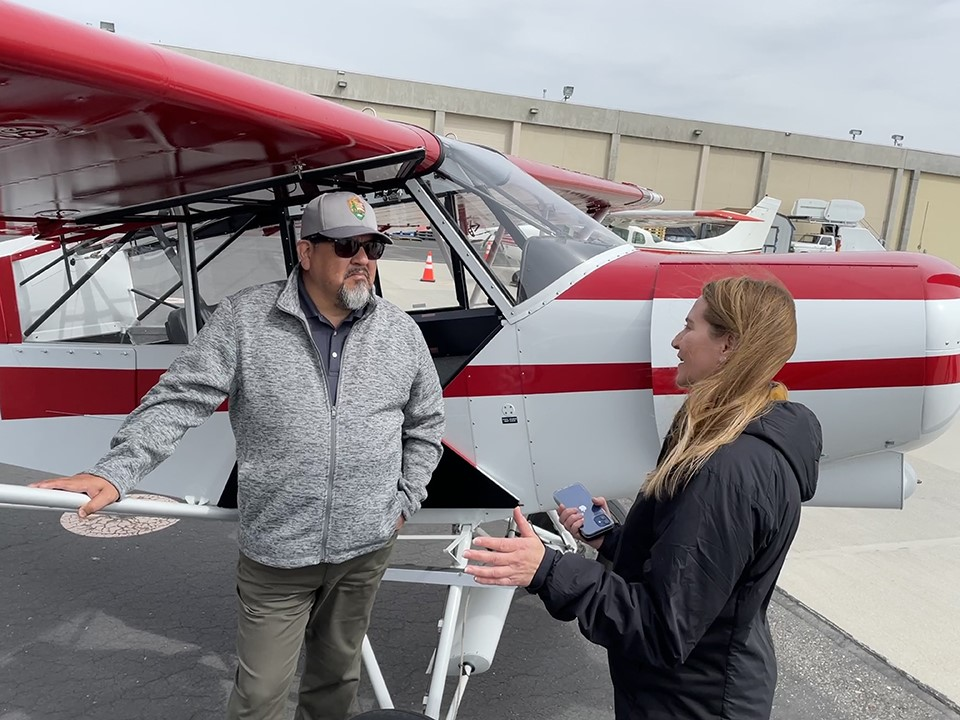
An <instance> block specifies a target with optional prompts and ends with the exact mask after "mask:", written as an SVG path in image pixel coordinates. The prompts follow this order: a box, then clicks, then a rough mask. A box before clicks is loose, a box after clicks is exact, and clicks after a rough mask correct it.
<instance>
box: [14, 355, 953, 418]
mask: <svg viewBox="0 0 960 720" xmlns="http://www.w3.org/2000/svg"><path fill="white" fill-rule="evenodd" d="M163 372H164V371H163V370H153V369H148V370H121V369H88V368H35V367H29V368H25V367H2V368H0V415H2V417H3V419H4V420H16V419H26V418H50V417H58V416H70V415H126V414H128V413H129V412H131V411H132V410H133V409H134V408H136V406H137V404H139V402H140V399H141V398H142V397H143V395H145V394H146V393H147V391H148V390H149V389H150V388H151V387H153V385H155V384H156V382H157V380H158V379H159V377H160V375H162V374H163ZM676 372H677V371H676V368H653V369H652V370H651V367H650V365H649V364H648V363H594V364H588V363H582V364H564V365H519V366H518V365H479V366H471V367H467V368H465V369H464V370H463V372H461V373H460V374H459V375H458V376H457V377H456V378H454V380H453V382H451V383H450V384H449V385H448V386H447V387H446V388H445V389H444V393H443V394H444V397H448V398H457V397H497V396H517V395H547V394H564V393H575V392H618V391H623V390H649V389H651V388H652V389H653V392H654V394H655V395H674V394H677V393H679V392H681V391H680V390H679V389H677V387H676V384H675V379H676ZM777 379H778V380H780V381H781V382H783V383H784V384H785V385H786V386H787V387H788V388H789V389H791V390H845V389H855V388H897V387H920V386H927V387H931V386H940V385H956V384H960V355H945V356H938V357H927V358H923V357H920V358H887V359H879V360H817V361H812V362H797V363H790V364H788V365H787V366H786V367H784V369H783V370H782V371H781V372H780V374H779V375H778V376H777ZM226 408H227V404H226V403H224V404H223V405H221V406H220V408H219V410H225V409H226Z"/></svg>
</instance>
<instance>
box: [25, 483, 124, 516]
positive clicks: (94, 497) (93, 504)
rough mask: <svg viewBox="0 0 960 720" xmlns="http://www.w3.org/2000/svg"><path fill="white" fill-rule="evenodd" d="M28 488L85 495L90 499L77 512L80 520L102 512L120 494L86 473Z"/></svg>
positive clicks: (32, 484)
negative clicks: (99, 511)
mask: <svg viewBox="0 0 960 720" xmlns="http://www.w3.org/2000/svg"><path fill="white" fill-rule="evenodd" d="M30 487H35V488H44V489H47V490H69V491H71V492H82V493H86V494H87V495H88V496H89V497H90V502H88V503H87V504H86V505H84V506H83V507H81V508H80V509H79V510H78V511H77V514H78V515H79V516H80V517H81V518H85V517H88V516H90V515H93V514H94V513H95V512H97V510H102V509H103V508H105V507H106V506H107V505H109V504H110V503H112V502H116V501H117V500H119V499H120V493H119V492H118V491H117V489H116V488H115V487H114V486H113V484H112V483H110V482H108V481H107V480H104V479H103V478H102V477H99V476H98V475H89V474H87V473H80V474H79V475H74V476H73V477H62V478H53V479H52V480H41V481H40V482H35V483H30Z"/></svg>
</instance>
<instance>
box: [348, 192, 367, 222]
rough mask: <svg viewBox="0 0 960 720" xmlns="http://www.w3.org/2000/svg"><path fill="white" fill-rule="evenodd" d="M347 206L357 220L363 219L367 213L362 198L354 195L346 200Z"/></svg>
mask: <svg viewBox="0 0 960 720" xmlns="http://www.w3.org/2000/svg"><path fill="white" fill-rule="evenodd" d="M347 207H348V208H350V212H352V213H353V216H354V217H355V218H356V219H357V220H363V218H364V217H365V216H366V214H367V209H366V208H365V207H364V206H363V200H361V199H360V198H358V197H357V196H356V195H354V196H353V197H352V198H350V199H349V200H347Z"/></svg>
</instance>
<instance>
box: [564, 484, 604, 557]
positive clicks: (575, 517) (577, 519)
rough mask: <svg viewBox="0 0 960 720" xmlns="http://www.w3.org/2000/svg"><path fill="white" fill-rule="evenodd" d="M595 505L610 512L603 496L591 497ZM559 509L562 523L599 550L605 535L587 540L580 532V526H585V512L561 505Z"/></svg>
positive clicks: (574, 534) (569, 530)
mask: <svg viewBox="0 0 960 720" xmlns="http://www.w3.org/2000/svg"><path fill="white" fill-rule="evenodd" d="M591 499H592V500H593V504H594V505H599V506H600V507H602V508H603V511H604V512H605V513H607V515H609V514H610V512H609V511H608V510H607V501H606V499H604V498H602V497H595V498H591ZM557 511H558V512H559V513H560V523H561V524H562V525H563V526H564V527H565V528H566V529H567V532H568V533H570V534H571V535H573V536H574V537H575V538H579V539H580V540H581V541H582V542H585V543H586V544H587V545H589V546H590V547H592V548H593V549H594V550H599V549H600V546H601V545H603V539H604V536H603V535H601V536H600V537H598V538H594V539H593V540H587V539H586V538H585V537H584V536H583V535H581V534H580V528H582V527H583V513H581V512H580V511H579V510H578V509H577V508H568V507H564V506H563V505H560V506H559V507H558V508H557Z"/></svg>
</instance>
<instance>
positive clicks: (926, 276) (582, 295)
mask: <svg viewBox="0 0 960 720" xmlns="http://www.w3.org/2000/svg"><path fill="white" fill-rule="evenodd" d="M734 275H748V276H751V277H756V278H760V279H776V280H779V281H780V282H781V283H783V284H784V285H785V286H786V287H787V289H788V290H789V291H790V293H791V294H792V295H793V297H794V298H796V299H798V300H945V299H956V298H960V270H958V269H957V268H956V267H955V266H953V265H951V264H950V263H949V262H947V261H946V260H942V259H941V258H937V257H934V256H932V255H920V254H916V253H859V252H856V253H855V252H850V253H831V254H824V255H816V254H811V255H810V256H809V257H804V258H802V259H801V258H798V256H796V255H772V254H766V255H763V254H761V255H753V256H744V255H720V254H718V255H714V256H711V257H710V259H709V260H705V259H704V258H703V256H702V255H699V256H695V255H686V256H679V255H674V256H671V257H670V258H669V259H666V258H663V257H657V256H656V255H655V254H654V253H645V252H643V251H642V250H637V251H635V252H632V253H630V254H629V255H624V256H623V257H620V258H617V259H616V260H614V261H613V262H610V263H608V264H607V265H604V266H602V267H600V268H597V269H596V270H594V271H593V272H592V273H590V274H589V275H587V276H586V277H585V278H583V279H582V280H580V281H579V282H578V283H576V284H575V285H574V286H573V287H571V288H570V289H569V290H567V291H566V292H564V293H562V294H561V295H560V296H559V299H560V300H650V299H653V298H689V299H693V298H696V297H699V295H700V291H701V289H702V288H703V286H704V284H706V283H707V282H710V281H711V280H716V279H719V278H722V277H730V276H734Z"/></svg>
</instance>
